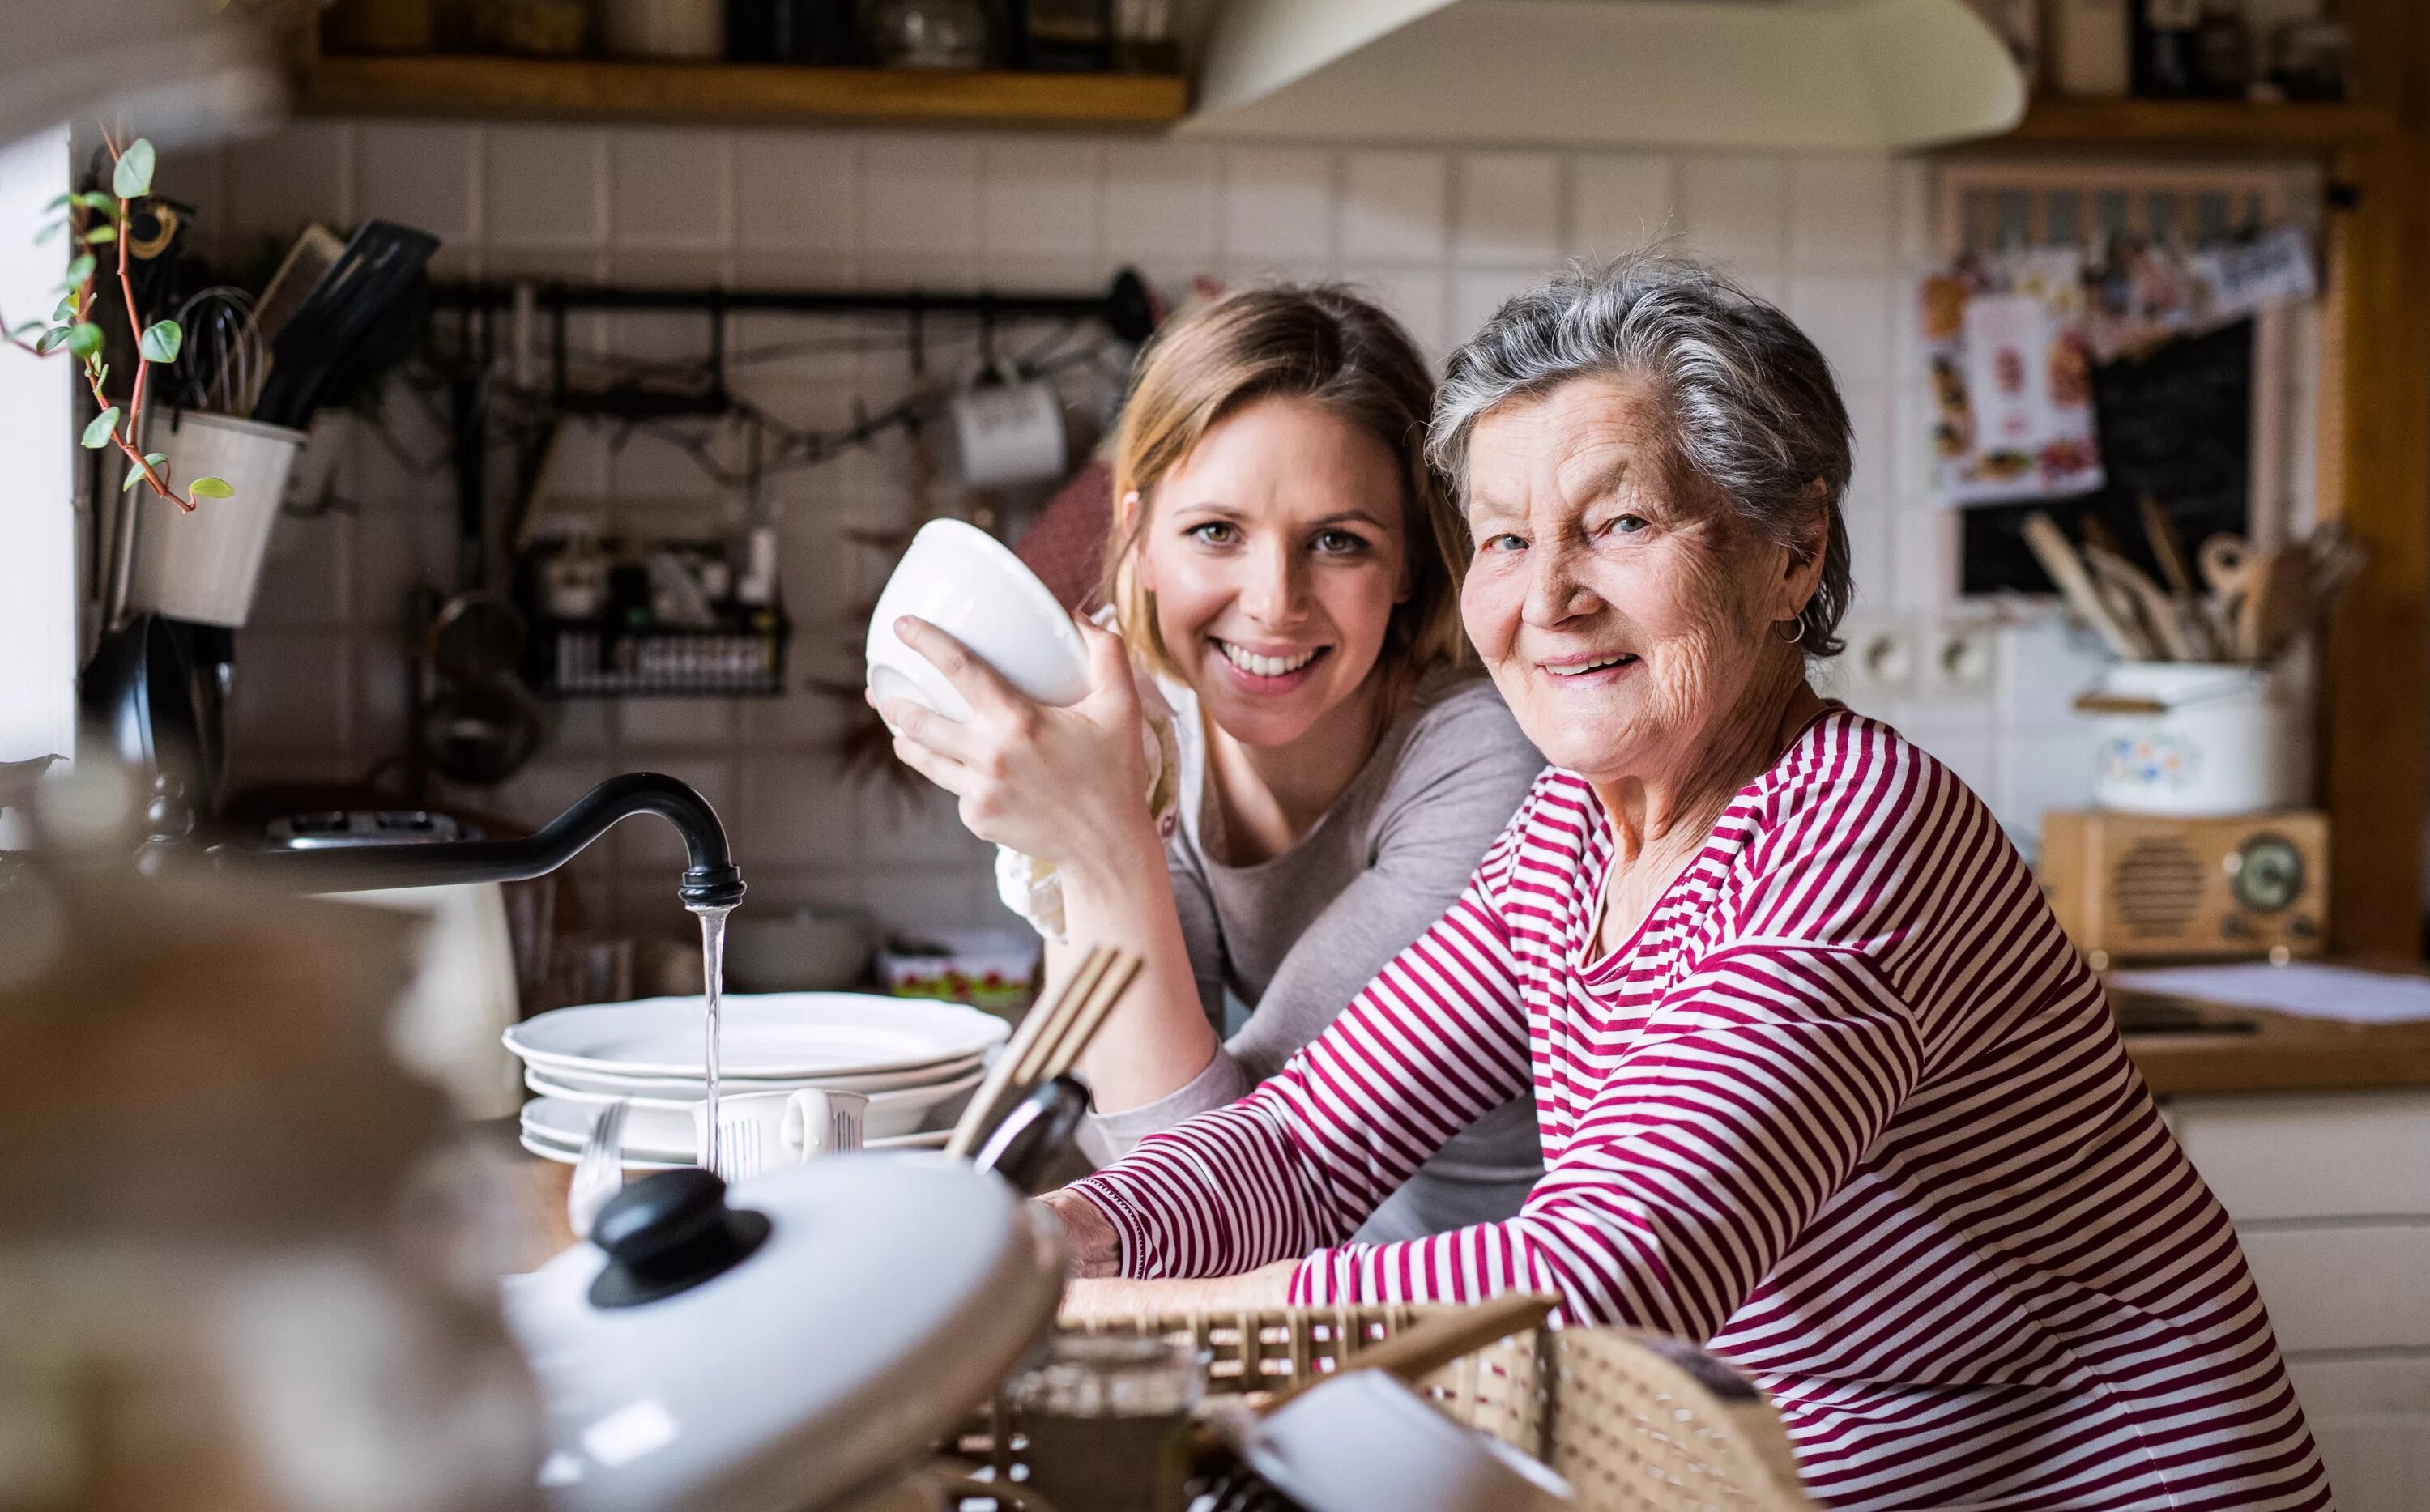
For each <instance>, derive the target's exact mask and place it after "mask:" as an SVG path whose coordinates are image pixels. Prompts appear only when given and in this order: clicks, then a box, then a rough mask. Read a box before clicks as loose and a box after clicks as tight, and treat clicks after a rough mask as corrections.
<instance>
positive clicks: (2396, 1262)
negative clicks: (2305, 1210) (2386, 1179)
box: [2240, 1221, 2430, 1353]
mask: <svg viewBox="0 0 2430 1512" xmlns="http://www.w3.org/2000/svg"><path fill="white" fill-rule="evenodd" d="M2240 1237H2241V1238H2243V1240H2244V1254H2245V1256H2246V1258H2247V1259H2249V1260H2251V1261H2252V1262H2253V1279H2254V1282H2255V1285H2257V1286H2259V1287H2260V1288H2261V1300H2262V1301H2263V1302H2264V1303H2267V1304H2269V1307H2270V1321H2271V1322H2272V1324H2274V1325H2275V1326H2276V1328H2277V1330H2278V1344H2279V1347H2280V1348H2282V1349H2284V1350H2287V1351H2288V1352H2289V1353H2294V1352H2296V1351H2300V1350H2322V1349H2430V1283H2425V1281H2424V1278H2425V1277H2430V1221H2423V1222H2414V1223H2404V1222H2396V1223H2355V1224H2351V1225H2340V1226H2338V1227H2336V1228H2265V1229H2259V1230H2245V1231H2243V1232H2242V1233H2241V1236H2240Z"/></svg>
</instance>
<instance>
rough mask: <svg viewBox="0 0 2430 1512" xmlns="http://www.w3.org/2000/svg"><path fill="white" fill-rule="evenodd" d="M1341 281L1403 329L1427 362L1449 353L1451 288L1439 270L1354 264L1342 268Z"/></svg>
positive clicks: (1450, 340) (1450, 342) (1437, 359)
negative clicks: (1376, 306) (1381, 308)
mask: <svg viewBox="0 0 2430 1512" xmlns="http://www.w3.org/2000/svg"><path fill="white" fill-rule="evenodd" d="M1341 280H1342V282H1344V283H1346V284H1348V285H1350V286H1351V287H1352V288H1354V289H1356V290H1357V291H1359V292H1361V293H1363V294H1365V295H1366V296H1367V297H1368V298H1370V299H1373V301H1374V302H1375V303H1377V304H1378V305H1381V306H1382V307H1384V308H1386V309H1387V310H1390V312H1391V313H1392V315H1393V317H1394V318H1395V319H1397V320H1399V321H1400V323H1401V324H1404V325H1406V326H1407V327H1408V328H1409V334H1410V335H1411V336H1413V337H1415V338H1416V339H1417V342H1418V346H1419V349H1420V350H1422V351H1423V352H1424V353H1425V354H1426V356H1427V358H1428V359H1429V360H1430V361H1433V362H1437V363H1440V361H1441V359H1442V358H1443V357H1445V356H1446V355H1448V354H1449V352H1450V350H1451V347H1452V337H1451V327H1450V324H1449V315H1450V308H1449V304H1450V288H1451V285H1450V280H1449V279H1447V278H1445V277H1444V275H1443V274H1442V273H1441V271H1440V270H1439V269H1435V268H1393V267H1362V266H1359V265H1357V264H1356V263H1354V264H1352V265H1351V266H1349V267H1346V268H1344V269H1342V271H1341Z"/></svg>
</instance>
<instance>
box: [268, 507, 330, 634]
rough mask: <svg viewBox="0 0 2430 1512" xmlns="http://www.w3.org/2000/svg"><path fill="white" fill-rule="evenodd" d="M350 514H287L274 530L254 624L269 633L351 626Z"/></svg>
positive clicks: (273, 526)
mask: <svg viewBox="0 0 2430 1512" xmlns="http://www.w3.org/2000/svg"><path fill="white" fill-rule="evenodd" d="M346 525H347V521H346V518H345V516H343V515H341V514H336V513H330V514H325V515H319V516H315V517H313V518H311V519H305V518H301V517H299V516H295V515H281V516H280V517H279V518H278V521H277V523H275V524H274V525H272V526H271V530H270V547H269V550H267V551H266V552H264V553H263V555H262V560H261V577H260V579H259V580H258V583H257V584H256V585H255V588H254V593H253V618H252V619H251V620H250V621H249V622H248V623H252V624H256V625H258V626H260V627H261V628H262V629H265V630H308V629H338V628H342V627H343V626H344V624H345V623H346V587H347V584H346V576H347V573H346V564H347V562H348V560H349V559H350V557H352V552H351V550H350V546H351V540H350V533H349V532H348V530H347V528H346Z"/></svg>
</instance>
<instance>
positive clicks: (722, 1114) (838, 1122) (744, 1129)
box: [691, 1087, 869, 1181]
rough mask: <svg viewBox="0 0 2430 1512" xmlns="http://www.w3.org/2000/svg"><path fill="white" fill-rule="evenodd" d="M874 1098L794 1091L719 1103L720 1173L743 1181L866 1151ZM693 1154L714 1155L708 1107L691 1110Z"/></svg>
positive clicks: (753, 1094) (747, 1095) (822, 1090)
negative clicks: (864, 1140)
mask: <svg viewBox="0 0 2430 1512" xmlns="http://www.w3.org/2000/svg"><path fill="white" fill-rule="evenodd" d="M868 1118H869V1098H868V1097H867V1096H866V1095H865V1094H863V1093H860V1092H838V1091H829V1090H827V1089H825V1088H815V1087H813V1088H803V1089H801V1090H799V1091H791V1092H746V1093H744V1094H742V1095H741V1096H740V1097H724V1096H721V1097H720V1098H718V1100H717V1125H718V1137H719V1142H720V1144H721V1146H722V1148H721V1149H720V1150H719V1151H718V1174H719V1175H721V1176H724V1178H725V1179H726V1180H727V1181H741V1180H743V1179H744V1178H745V1177H749V1176H756V1175H757V1174H759V1173H760V1172H761V1171H774V1170H775V1169H776V1168H777V1167H779V1166H798V1165H800V1164H802V1163H803V1162H804V1161H806V1160H815V1159H817V1158H818V1157H819V1156H821V1155H848V1154H850V1153H851V1152H853V1151H855V1150H857V1149H859V1148H860V1147H861V1128H862V1125H863V1124H864V1123H865V1122H867V1121H868ZM691 1134H692V1155H693V1158H694V1159H696V1160H697V1159H705V1158H706V1156H707V1154H708V1148H707V1147H708V1105H707V1103H695V1104H693V1105H692V1110H691Z"/></svg>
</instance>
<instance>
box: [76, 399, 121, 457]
mask: <svg viewBox="0 0 2430 1512" xmlns="http://www.w3.org/2000/svg"><path fill="white" fill-rule="evenodd" d="M117 432H118V407H117V406H116V405H112V406H110V407H108V408H107V409H105V410H103V411H102V412H101V413H100V414H97V415H95V416H93V417H92V424H90V425H87V426H86V427H85V428H84V444H85V448H86V450H88V451H94V452H97V451H100V450H101V449H102V448H103V447H105V446H107V445H108V444H109V438H110V437H112V436H113V435H115V434H117Z"/></svg>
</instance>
